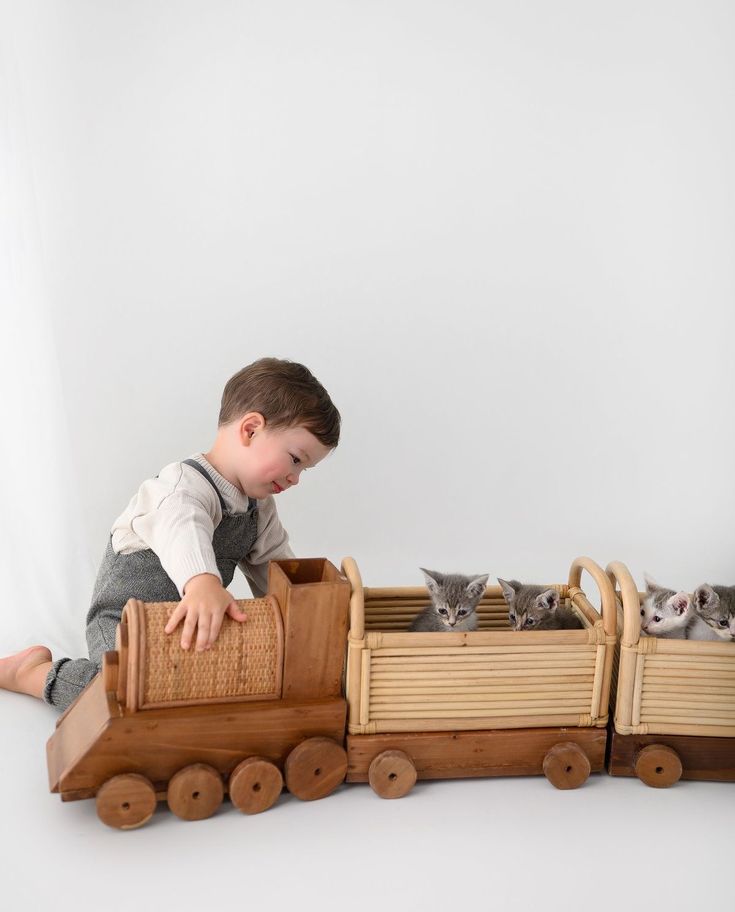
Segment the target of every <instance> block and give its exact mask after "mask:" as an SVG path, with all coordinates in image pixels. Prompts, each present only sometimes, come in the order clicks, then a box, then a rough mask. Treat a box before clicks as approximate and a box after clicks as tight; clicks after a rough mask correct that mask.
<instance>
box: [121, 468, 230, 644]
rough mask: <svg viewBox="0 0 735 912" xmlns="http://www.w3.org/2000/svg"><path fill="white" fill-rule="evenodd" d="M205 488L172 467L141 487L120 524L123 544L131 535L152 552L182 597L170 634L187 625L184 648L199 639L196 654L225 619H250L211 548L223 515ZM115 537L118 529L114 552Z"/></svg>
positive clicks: (213, 637) (171, 620)
mask: <svg viewBox="0 0 735 912" xmlns="http://www.w3.org/2000/svg"><path fill="white" fill-rule="evenodd" d="M204 484H205V485H206V487H202V484H201V483H200V482H199V478H198V476H194V475H193V474H192V473H190V472H187V471H184V467H183V466H182V465H181V464H180V463H173V464H172V465H170V466H167V467H166V468H165V469H164V470H162V471H161V473H160V474H159V477H158V478H156V479H151V480H150V481H149V482H145V483H144V484H143V485H142V486H141V488H140V490H139V492H138V495H137V497H136V498H134V501H133V502H131V507H133V510H132V513H131V511H130V509H129V510H128V511H126V513H125V514H123V516H122V517H120V520H119V521H118V522H119V528H120V531H121V532H122V533H123V535H122V536H121V537H122V539H123V541H124V537H125V531H126V530H128V532H129V533H132V535H133V536H134V538H135V539H137V540H138V541H141V542H143V543H144V544H145V545H147V546H148V547H149V548H151V549H152V550H153V551H154V552H155V553H156V555H157V556H158V558H159V560H160V561H161V566H162V567H163V569H164V570H165V571H166V573H167V574H168V576H169V577H170V578H171V580H172V581H173V582H174V584H175V586H176V588H177V589H178V591H179V594H180V595H181V597H182V598H181V601H180V602H179V604H178V605H177V606H176V608H175V609H174V612H173V614H172V615H171V617H170V618H169V620H168V623H167V624H166V627H165V632H166V633H172V632H173V631H174V630H175V629H176V627H177V626H178V624H179V623H180V622H181V621H182V620H183V621H184V626H183V631H182V634H181V646H182V648H184V649H188V648H189V647H190V646H191V644H192V642H194V639H195V638H196V648H197V651H201V650H203V649H207V648H209V647H210V646H211V645H212V644H213V643H214V641H215V640H216V639H217V637H218V635H219V631H220V628H221V626H222V621H223V618H224V616H225V614H229V615H230V617H233V618H234V619H235V620H237V621H244V620H245V618H246V615H245V614H244V613H243V612H242V611H240V609H239V608H238V606H237V605H236V603H235V602H234V600H233V598H232V596H231V595H230V593H229V592H228V591H227V590H226V589H225V588H224V587H223V586H222V577H221V575H220V572H219V569H218V568H217V562H216V559H215V555H214V548H213V547H212V537H213V535H214V527H215V523H216V522H219V520H220V519H221V512H222V511H221V507H220V504H219V499H218V498H217V496H216V494H215V493H214V490H213V489H212V488H211V485H210V484H209V483H208V482H207V481H206V480H204ZM117 525H118V523H116V526H117ZM116 531H117V530H116V529H115V528H113V547H114V546H115V533H116Z"/></svg>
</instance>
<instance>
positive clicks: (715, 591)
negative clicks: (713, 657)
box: [694, 583, 735, 641]
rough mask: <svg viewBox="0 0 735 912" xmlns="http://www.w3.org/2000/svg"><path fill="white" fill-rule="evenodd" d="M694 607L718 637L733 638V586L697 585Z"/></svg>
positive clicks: (734, 621) (734, 626)
mask: <svg viewBox="0 0 735 912" xmlns="http://www.w3.org/2000/svg"><path fill="white" fill-rule="evenodd" d="M694 608H695V610H696V612H697V614H698V615H699V617H700V618H701V619H702V620H703V621H704V622H705V624H706V625H707V626H708V627H709V628H710V629H711V630H713V631H714V632H715V633H716V634H717V636H718V637H720V639H723V640H727V641H733V640H735V586H708V585H707V584H706V583H705V584H704V585H703V586H699V587H698V588H697V589H696V591H695V592H694Z"/></svg>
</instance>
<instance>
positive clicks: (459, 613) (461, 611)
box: [457, 608, 467, 618]
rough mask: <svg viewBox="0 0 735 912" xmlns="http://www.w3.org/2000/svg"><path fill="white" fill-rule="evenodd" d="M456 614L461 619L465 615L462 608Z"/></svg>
mask: <svg viewBox="0 0 735 912" xmlns="http://www.w3.org/2000/svg"><path fill="white" fill-rule="evenodd" d="M457 614H458V615H459V616H460V617H461V618H463V617H464V616H465V615H466V614H467V612H466V611H465V609H464V608H460V609H459V611H458V612H457Z"/></svg>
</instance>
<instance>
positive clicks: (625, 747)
mask: <svg viewBox="0 0 735 912" xmlns="http://www.w3.org/2000/svg"><path fill="white" fill-rule="evenodd" d="M654 744H660V745H663V746H665V747H669V748H671V749H672V750H673V751H675V752H676V754H677V755H678V757H679V759H680V761H681V765H682V773H681V778H682V779H699V780H706V781H714V782H735V738H709V737H706V736H699V735H682V734H677V735H621V734H619V733H618V732H616V731H613V732H612V733H611V735H610V751H609V757H608V761H607V769H608V772H609V773H610V775H611V776H635V774H636V773H635V762H636V758H637V757H638V755H639V754H640V752H641V751H642V750H643V748H645V747H648V746H649V745H654Z"/></svg>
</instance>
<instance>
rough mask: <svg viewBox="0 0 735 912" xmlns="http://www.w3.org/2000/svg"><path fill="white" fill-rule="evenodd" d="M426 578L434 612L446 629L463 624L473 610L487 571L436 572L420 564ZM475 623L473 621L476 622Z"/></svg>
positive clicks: (485, 583)
mask: <svg viewBox="0 0 735 912" xmlns="http://www.w3.org/2000/svg"><path fill="white" fill-rule="evenodd" d="M420 569H421V572H422V573H423V574H424V579H425V580H426V588H427V589H428V590H429V595H430V597H431V604H432V607H433V609H434V613H435V614H436V616H437V617H438V618H439V620H440V622H441V623H442V624H443V625H444V626H445V627H446V628H447V630H448V631H450V630H454V629H455V627H457V626H459V625H465V624H467V622H468V621H469V620H470V618H471V617H472V615H473V614H474V613H475V609H476V608H477V604H478V602H479V601H480V599H481V598H482V597H483V595H484V594H485V586H486V585H487V576H488V575H487V574H485V575H484V576H464V575H462V574H460V573H437V572H436V570H424V568H423V567H421V568H420ZM475 626H476V624H475Z"/></svg>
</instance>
